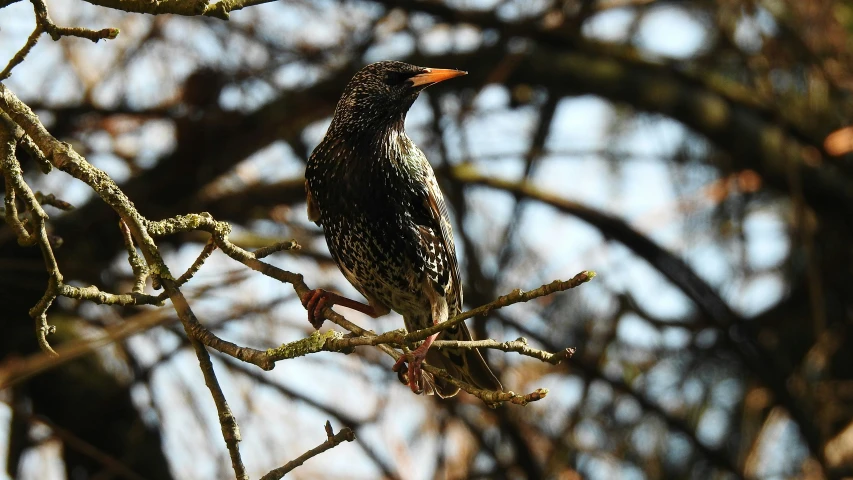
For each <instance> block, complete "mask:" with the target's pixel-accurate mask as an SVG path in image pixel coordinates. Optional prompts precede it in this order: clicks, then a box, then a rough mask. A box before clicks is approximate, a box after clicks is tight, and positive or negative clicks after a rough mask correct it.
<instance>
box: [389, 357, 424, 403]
mask: <svg viewBox="0 0 853 480" xmlns="http://www.w3.org/2000/svg"><path fill="white" fill-rule="evenodd" d="M424 358H426V353H424V354H419V352H418V351H417V350H415V351H414V352H412V360H411V361H410V362H408V361H407V358H406V355H403V356H401V357H400V358H399V359H397V362H395V363H394V366H393V367H391V370H393V371H395V372H397V378H399V379H400V382H402V383H406V384H408V385H409V388H411V389H412V392H414V393H415V395H420V394H421V393H423V391H424V389H423V371H422V370H421V364H422V363H423V362H424ZM407 364H408V368H404V366H405V365H407ZM404 373H405V378H404Z"/></svg>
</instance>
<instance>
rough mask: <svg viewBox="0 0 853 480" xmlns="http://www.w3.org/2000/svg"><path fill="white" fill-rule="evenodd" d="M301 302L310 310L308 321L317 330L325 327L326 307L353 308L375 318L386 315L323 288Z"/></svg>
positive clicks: (308, 294)
mask: <svg viewBox="0 0 853 480" xmlns="http://www.w3.org/2000/svg"><path fill="white" fill-rule="evenodd" d="M301 300H302V306H303V307H305V310H308V321H309V322H311V325H313V326H314V328H316V329H319V328H320V327H321V326H323V309H324V308H326V307H331V306H332V305H340V306H342V307H347V308H351V309H353V310H357V311H359V312H361V313H365V314H367V315H370V316H371V317H373V318H376V317H378V316H379V314H380V313H384V312H377V311H376V309H375V308H373V307H371V306H370V305H365V304H363V303H359V302H356V301H355V300H350V299H349V298H347V297H343V296H341V295H338V294H337V293H333V292H329V291H326V290H323V289H322V288H315V289H314V290H311V291H310V292H308V293H306V294H305V296H304V297H302V299H301ZM386 312H387V310H386Z"/></svg>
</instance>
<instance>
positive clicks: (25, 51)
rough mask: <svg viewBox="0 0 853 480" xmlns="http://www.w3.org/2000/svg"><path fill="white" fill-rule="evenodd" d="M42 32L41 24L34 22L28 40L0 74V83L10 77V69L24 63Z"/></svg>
mask: <svg viewBox="0 0 853 480" xmlns="http://www.w3.org/2000/svg"><path fill="white" fill-rule="evenodd" d="M42 32H44V27H42V24H41V22H36V28H34V29H33V33H31V34H30V36H29V38H27V43H25V44H24V46H23V47H21V49H20V50H18V52H17V53H16V54H15V56H14V57H12V58H11V60H9V63H7V64H6V68H4V69H3V71H2V72H0V82H2V81H3V80H6V79H7V78H9V76H10V75H12V69H13V68H15V67H16V66H18V64H20V63H21V62H23V61H24V58H26V56H27V55H29V53H30V50H32V49H33V47H35V46H36V43H38V41H39V37H40V36H41V34H42Z"/></svg>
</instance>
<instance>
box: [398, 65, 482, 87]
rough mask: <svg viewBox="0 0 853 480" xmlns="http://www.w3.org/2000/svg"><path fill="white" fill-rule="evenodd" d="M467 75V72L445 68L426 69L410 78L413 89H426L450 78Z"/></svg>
mask: <svg viewBox="0 0 853 480" xmlns="http://www.w3.org/2000/svg"><path fill="white" fill-rule="evenodd" d="M462 75H468V72H463V71H462V70H452V69H447V68H427V69H425V70H424V72H423V73H419V74H417V75H415V76H414V77H412V78H410V79H409V81H410V82H412V86H413V87H428V86H430V85H433V84H436V83H438V82H443V81H445V80H450V79H451V78H455V77H461V76H462Z"/></svg>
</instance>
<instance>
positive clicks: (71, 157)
mask: <svg viewBox="0 0 853 480" xmlns="http://www.w3.org/2000/svg"><path fill="white" fill-rule="evenodd" d="M0 110H3V111H4V112H5V113H6V114H7V115H8V116H9V117H11V119H12V120H13V121H14V122H15V123H17V124H18V125H19V126H20V127H21V128H23V129H24V131H25V132H26V133H27V135H29V136H30V138H32V139H33V141H34V142H35V143H36V145H38V147H39V149H40V150H41V151H42V152H44V154H45V157H47V158H48V159H50V161H51V163H52V164H53V165H54V166H56V167H57V168H59V169H60V170H62V171H64V172H66V173H68V174H70V175H71V176H72V177H74V178H76V179H78V180H81V181H83V182H84V183H86V184H87V185H88V186H89V187H90V188H91V189H92V190H94V191H95V192H96V193H97V194H98V196H100V197H101V199H102V200H103V201H104V202H105V203H106V204H107V205H109V206H110V207H112V208H113V210H115V212H116V213H118V214H119V216H120V217H121V219H122V221H123V222H124V223H125V224H126V225H127V227H128V228H129V230H130V231H131V233H132V234H133V237H134V239H135V240H136V241H137V243H138V244H139V245H140V247H141V249H142V254H143V256H144V257H145V261H146V262H147V263H148V266H149V269H150V271H151V273H152V274H155V275H157V276H159V277H160V279H161V280H162V282H163V288H164V290H165V291H166V293H167V294H168V296H169V299H170V300H171V301H172V304H173V305H174V307H175V311H176V312H177V314H178V318H180V319H181V323H182V325H183V326H184V330H185V331H186V332H187V336H188V337H189V338H190V343H191V344H192V346H193V350H195V353H196V357H197V358H198V361H199V366H200V368H201V371H202V375H203V376H204V381H205V384H206V385H207V387H208V389H209V390H210V393H211V396H212V397H213V401H214V403H215V404H216V410H217V412H218V413H219V423H220V426H221V428H222V436H223V438H224V439H225V445H226V447H227V448H228V453H229V455H230V456H231V465H232V467H233V468H234V473H235V474H236V477H237V479H238V480H243V479H246V478H248V476H247V475H246V469H245V467H244V466H243V461H242V458H241V457H240V450H239V447H238V442H239V441H240V431H239V428H238V426H237V422H236V420H235V419H234V415H233V414H232V413H231V409H230V407H229V406H228V403H227V401H226V400H225V395H224V394H223V392H222V387H221V386H220V385H219V382H218V380H217V379H216V373H215V372H214V370H213V364H212V362H211V360H210V354H209V353H208V352H207V350H205V347H204V344H202V342H201V340H200V338H206V337H213V338H216V337H215V335H213V334H212V333H210V332H209V331H207V330H205V329H204V327H202V326H201V324H200V323H199V321H198V318H196V316H195V314H194V313H193V311H192V309H191V308H190V306H189V304H188V303H187V299H186V297H184V295H183V293H182V292H181V291H180V289H179V288H178V286H177V285H176V283H175V280H174V279H173V277H172V275H171V273H170V272H169V268H168V267H167V266H166V263H165V262H164V261H163V257H162V255H161V254H160V250H159V249H158V247H157V245H156V243H154V240H153V238H152V237H151V235H150V234H149V233H148V231H147V230H146V228H145V224H146V222H147V221H146V219H145V218H144V217H143V216H142V215H141V214H140V213H139V212H138V211H137V210H136V207H135V206H134V205H133V203H132V202H131V201H130V199H129V198H127V195H125V194H124V192H123V191H122V190H121V189H120V188H119V187H118V185H116V183H115V182H114V181H113V180H112V178H110V177H109V176H108V175H107V174H106V173H104V172H103V171H102V170H100V169H98V168H96V167H94V166H93V165H91V164H90V163H89V162H87V161H86V159H85V158H83V157H82V156H80V155H79V154H78V153H77V152H76V151H74V149H73V148H72V147H71V146H70V145H69V144H67V143H63V142H60V141H58V140H57V139H55V138H53V136H52V135H51V134H50V133H49V132H48V131H47V129H46V128H45V127H44V125H42V124H41V122H40V121H39V119H38V117H37V116H36V115H35V114H34V113H33V111H32V110H31V109H30V108H29V107H28V106H27V105H26V104H24V103H23V102H21V101H20V100H19V99H18V98H17V97H16V96H15V94H14V93H12V92H11V91H10V90H9V89H8V88H6V86H5V85H3V84H2V83H0ZM42 213H43V212H42ZM36 218H37V219H38V218H39V217H38V216H36ZM45 218H46V215H45ZM40 221H41V225H42V227H43V219H41V220H40ZM42 231H43V228H42ZM43 236H44V242H42V241H41V239H40V243H43V245H47V247H49V244H47V243H46V242H47V237H46V233H45V234H44V235H43ZM52 258H53V257H52V252H51V259H52ZM46 261H47V258H46ZM53 263H54V264H55V260H54V261H53ZM48 271H49V272H51V269H50V266H49V267H48ZM61 280H62V279H61V277H60V276H59V273H58V269H56V270H55V276H54V275H53V274H52V276H51V283H50V285H49V288H48V292H46V294H45V296H44V297H43V298H42V301H40V302H39V303H38V304H37V305H36V308H35V309H33V310H34V313H33V316H34V317H35V316H36V315H35V313H39V317H38V318H39V319H40V320H41V322H40V325H39V330H38V332H39V335H40V337H39V340H40V341H41V340H42V339H43V336H44V334H45V333H46V328H47V320H46V317H45V315H44V311H46V310H47V308H48V307H49V306H50V304H51V303H52V301H53V298H55V295H56V292H55V291H53V290H52V288H53V289H55V288H56V286H57V285H58V282H59V281H61ZM51 295H52V296H51ZM45 343H46V342H45ZM232 345H233V344H232ZM44 346H45V345H43V347H44ZM48 347H49V346H48ZM234 348H236V349H237V350H239V348H238V347H236V345H234Z"/></svg>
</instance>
